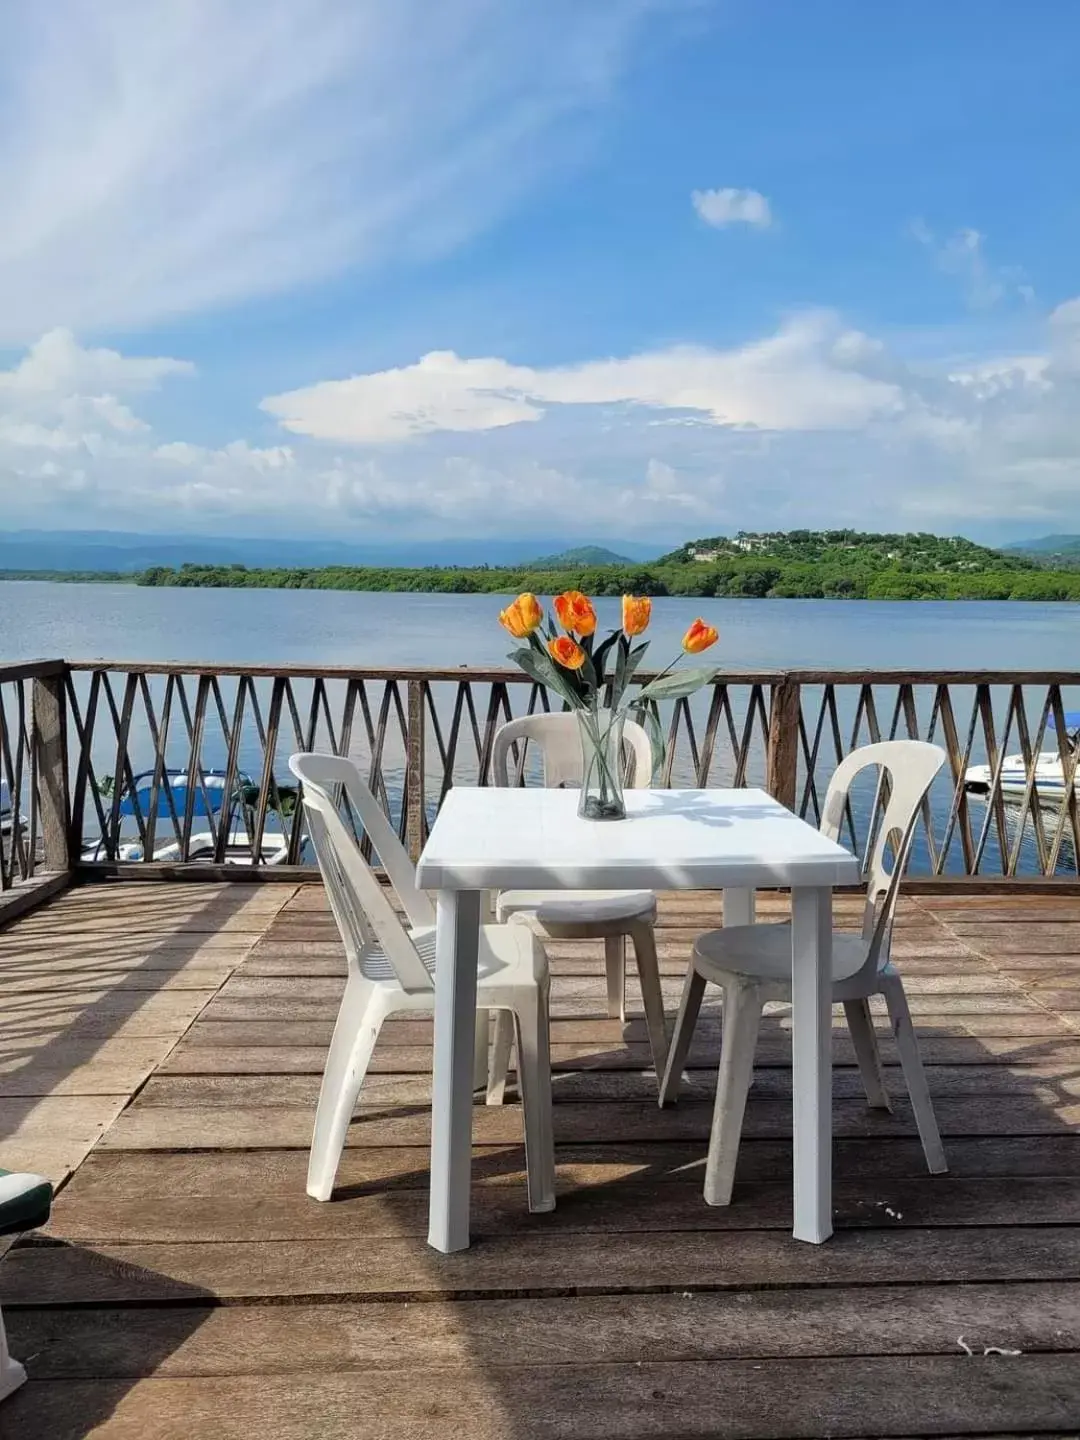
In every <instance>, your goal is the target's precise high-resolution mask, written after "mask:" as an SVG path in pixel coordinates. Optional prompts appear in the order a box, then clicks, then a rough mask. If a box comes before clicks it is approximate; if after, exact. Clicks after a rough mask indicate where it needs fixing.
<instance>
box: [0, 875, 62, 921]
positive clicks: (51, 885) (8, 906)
mask: <svg viewBox="0 0 1080 1440" xmlns="http://www.w3.org/2000/svg"><path fill="white" fill-rule="evenodd" d="M71 882H72V872H71V871H70V870H62V871H60V872H59V873H58V874H56V875H45V876H43V877H41V878H35V879H33V880H24V881H22V882H21V883H20V884H18V885H15V886H14V887H13V888H12V889H11V890H5V891H4V893H3V895H0V929H3V927H4V926H5V925H9V924H10V923H11V921H12V920H16V919H18V917H19V916H20V915H26V914H27V913H28V912H29V911H31V910H36V909H37V907H38V906H39V905H44V904H45V902H46V901H47V900H51V899H52V898H53V896H54V895H59V894H60V893H61V891H63V890H66V889H67V888H68V886H69V885H70V884H71Z"/></svg>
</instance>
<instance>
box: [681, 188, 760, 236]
mask: <svg viewBox="0 0 1080 1440" xmlns="http://www.w3.org/2000/svg"><path fill="white" fill-rule="evenodd" d="M690 199H691V201H692V202H693V206H694V209H695V210H696V211H697V213H698V214H699V215H700V216H701V218H702V220H704V221H705V223H706V225H713V226H715V227H716V228H717V229H718V230H723V229H724V228H725V227H726V226H728V225H751V226H753V227H754V228H755V229H757V230H767V229H768V228H769V226H770V225H771V224H772V218H773V217H772V210H771V209H770V207H769V202H768V200H766V198H765V196H764V195H762V194H761V193H760V192H759V191H757V190H735V189H732V188H728V189H724V190H695V191H694V192H693V194H692V195H691V196H690Z"/></svg>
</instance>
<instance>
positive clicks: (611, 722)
mask: <svg viewBox="0 0 1080 1440" xmlns="http://www.w3.org/2000/svg"><path fill="white" fill-rule="evenodd" d="M554 609H555V618H554V619H550V618H549V619H547V620H546V622H545V616H544V611H543V608H542V607H541V605H540V602H539V601H538V600H537V598H536V596H535V595H531V594H529V593H528V592H526V593H525V594H524V595H519V596H518V597H517V599H516V600H515V601H514V602H513V603H512V604H511V605H508V606H507V607H506V609H505V610H503V611H502V613H501V614H500V615H499V622H500V624H501V625H502V626H503V627H504V628H505V629H506V630H508V631H509V632H510V634H511V635H512V636H513V637H514V639H515V640H525V641H527V642H528V643H527V644H526V645H524V646H522V648H521V649H519V650H515V651H514V652H513V654H512V655H511V656H510V657H509V658H510V659H511V660H513V661H514V662H515V664H517V665H520V667H521V668H522V670H524V671H525V673H526V675H530V676H531V677H532V678H533V679H534V680H535V681H537V682H538V684H541V685H544V686H546V687H547V688H548V690H550V691H552V692H553V693H554V694H555V695H558V696H559V698H560V699H562V700H564V701H565V702H566V704H567V706H568V707H569V708H570V709H571V710H573V711H574V712H575V713H576V715H577V718H578V725H579V728H580V733H581V755H582V784H581V799H580V802H579V804H578V814H579V815H581V816H583V817H584V818H585V819H587V820H621V819H623V818H624V817H625V815H626V807H625V804H624V802H623V790H622V769H623V767H622V741H623V725H624V724H625V722H626V718H627V716H628V715H629V714H631V713H633V715H634V718H635V719H638V720H639V721H640V722H641V723H643V724H644V725H645V726H646V728H647V729H648V730H649V733H650V738H651V739H652V742H653V754H654V756H656V755H657V754H658V753H661V754H662V751H663V739H662V736H661V733H660V727H659V722H658V721H657V718H656V713H655V708H654V706H653V705H652V704H651V703H650V702H653V701H657V700H678V699H680V698H681V697H682V696H684V695H692V694H693V692H694V691H695V690H700V689H701V687H702V686H703V685H707V684H708V683H709V681H710V680H711V679H712V678H713V676H714V674H715V673H716V672H715V671H714V670H712V669H710V668H697V669H685V670H676V669H675V665H676V663H677V659H678V657H676V659H675V660H673V661H672V662H671V664H670V665H669V666H668V667H667V669H666V670H664V671H662V672H661V674H659V675H658V676H656V678H655V679H653V680H650V681H649V683H648V684H647V685H643V686H642V687H641V688H640V689H639V690H637V691H635V692H634V693H633V695H632V696H628V690H629V687H630V682H631V681H632V680H633V678H634V675H635V674H636V672H637V671H638V670H639V669H640V667H641V664H642V661H643V660H644V659H645V652H646V651H647V650H648V648H649V642H648V641H647V640H646V641H643V642H642V643H640V644H634V643H633V642H634V641H635V640H637V639H638V637H639V636H641V635H643V634H644V632H645V631H646V630H647V629H648V626H649V620H650V618H651V616H652V601H651V600H650V599H648V597H647V596H643V595H624V596H623V600H622V625H621V626H620V628H619V629H617V630H613V631H612V632H611V634H610V635H608V636H607V637H606V639H603V640H601V641H600V642H599V643H597V639H596V611H595V609H594V608H593V604H592V601H591V600H589V599H588V597H587V596H585V595H583V594H582V593H581V591H580V590H567V591H566V592H565V593H564V594H562V595H556V597H555V601H554ZM718 639H719V636H718V634H717V632H716V630H714V629H713V627H712V626H711V625H706V624H705V621H704V620H695V621H694V623H693V624H692V625H691V626H690V628H689V630H687V632H686V634H685V635H684V636H683V641H682V648H683V651H684V652H685V653H686V654H688V655H699V654H700V653H701V652H702V651H703V650H707V649H708V648H709V646H710V645H714V644H715V643H716V641H717V640H718Z"/></svg>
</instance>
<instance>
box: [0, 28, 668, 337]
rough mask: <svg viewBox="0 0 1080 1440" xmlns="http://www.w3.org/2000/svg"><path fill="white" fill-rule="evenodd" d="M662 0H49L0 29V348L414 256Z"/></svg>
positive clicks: (540, 140)
mask: <svg viewBox="0 0 1080 1440" xmlns="http://www.w3.org/2000/svg"><path fill="white" fill-rule="evenodd" d="M669 3H671V0H593V3H589V4H581V3H579V0H545V3H544V4H543V5H537V4H535V3H533V0H453V3H451V4H444V5H433V4H432V3H430V0H393V3H386V0H274V3H272V4H267V3H266V0H213V3H205V0H150V3H148V0H100V3H95V4H87V3H84V0H49V3H47V4H40V5H30V4H28V5H23V6H14V7H8V10H7V12H6V13H5V18H4V20H3V22H2V27H3V38H2V42H0V93H2V94H3V97H4V103H3V106H2V107H0V195H3V209H4V223H3V225H2V226H0V345H3V344H12V345H14V344H23V343H26V342H27V341H29V340H30V339H31V338H33V337H34V336H36V335H40V334H41V333H42V332H43V331H45V330H48V329H51V328H53V327H55V326H58V325H65V326H72V327H73V328H75V329H77V330H79V331H82V332H85V331H87V330H90V329H103V328H107V329H112V330H117V329H121V328H126V329H130V328H134V327H140V326H145V325H147V324H150V323H152V322H154V321H157V320H159V319H161V318H162V317H166V316H170V315H176V314H182V313H188V312H193V311H201V310H205V309H207V308H209V307H215V306H224V305H231V304H235V303H237V302H239V301H241V300H244V299H247V298H250V297H252V296H258V295H264V294H268V293H272V292H277V291H281V290H284V289H286V288H289V287H294V286H296V285H300V284H308V283H311V282H314V281H318V280H320V279H322V278H324V277H326V276H329V275H333V274H335V273H337V272H340V271H342V270H345V269H347V268H352V267H362V266H364V265H366V264H369V263H371V262H372V261H374V260H375V259H377V258H378V257H379V256H381V255H383V254H385V253H387V252H388V251H391V250H392V251H393V252H394V253H395V254H397V255H401V254H403V253H405V254H408V253H410V252H411V253H414V254H415V253H421V254H426V253H431V252H434V251H438V250H440V249H443V248H446V247H447V246H450V245H452V244H454V243H455V242H456V241H458V240H460V239H461V238H462V237H463V236H464V235H467V234H468V233H470V232H471V231H472V230H474V229H476V228H477V227H480V226H482V225H484V224H485V223H486V222H487V221H488V220H490V219H491V218H492V216H494V215H495V214H497V213H498V212H499V211H500V210H501V209H502V208H503V207H504V206H505V205H506V204H508V203H509V202H510V201H511V200H512V199H513V198H514V196H515V195H516V194H517V193H519V192H520V191H521V190H522V189H523V188H524V187H526V186H528V185H529V184H530V183H532V181H534V180H535V178H536V177H537V175H538V174H539V173H542V172H543V170H544V169H545V167H547V166H548V165H550V164H551V163H552V161H553V159H558V160H560V161H566V162H567V163H572V162H573V161H574V160H575V159H576V157H577V156H578V155H580V154H581V153H582V150H586V151H587V148H588V136H587V132H586V133H585V134H582V133H581V132H580V128H579V130H578V133H576V135H575V143H574V145H573V146H571V145H570V144H569V143H568V142H567V140H566V138H565V136H563V135H562V133H561V128H560V127H561V126H562V124H563V122H564V121H565V120H566V119H567V118H568V117H570V116H580V115H581V113H582V112H588V111H589V110H590V109H595V108H597V107H599V106H600V105H602V104H603V102H604V101H605V100H606V99H607V98H608V96H609V94H610V92H611V89H612V87H613V85H614V84H615V83H616V81H617V79H618V77H619V75H620V74H621V71H622V69H623V67H624V64H625V60H626V55H627V50H628V46H629V45H630V44H631V43H632V42H633V40H634V39H635V38H636V36H637V34H638V32H639V30H640V27H641V25H642V23H643V21H644V20H645V19H646V18H647V17H648V15H649V13H650V12H652V11H653V10H656V9H662V8H665V7H666V6H667V5H668V4H669Z"/></svg>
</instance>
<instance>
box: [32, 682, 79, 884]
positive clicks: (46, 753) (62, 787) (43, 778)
mask: <svg viewBox="0 0 1080 1440" xmlns="http://www.w3.org/2000/svg"><path fill="white" fill-rule="evenodd" d="M65 681H66V675H65V674H63V673H61V674H59V675H44V676H38V677H37V678H36V679H35V680H34V690H33V702H32V704H33V735H34V755H35V761H36V769H37V791H38V815H39V817H40V821H41V838H42V843H43V846H44V865H45V869H46V870H60V871H63V870H68V869H70V865H71V856H70V850H69V847H68V827H69V824H70V820H69V815H70V809H71V805H70V798H69V795H68V758H67V697H66V691H65Z"/></svg>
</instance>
